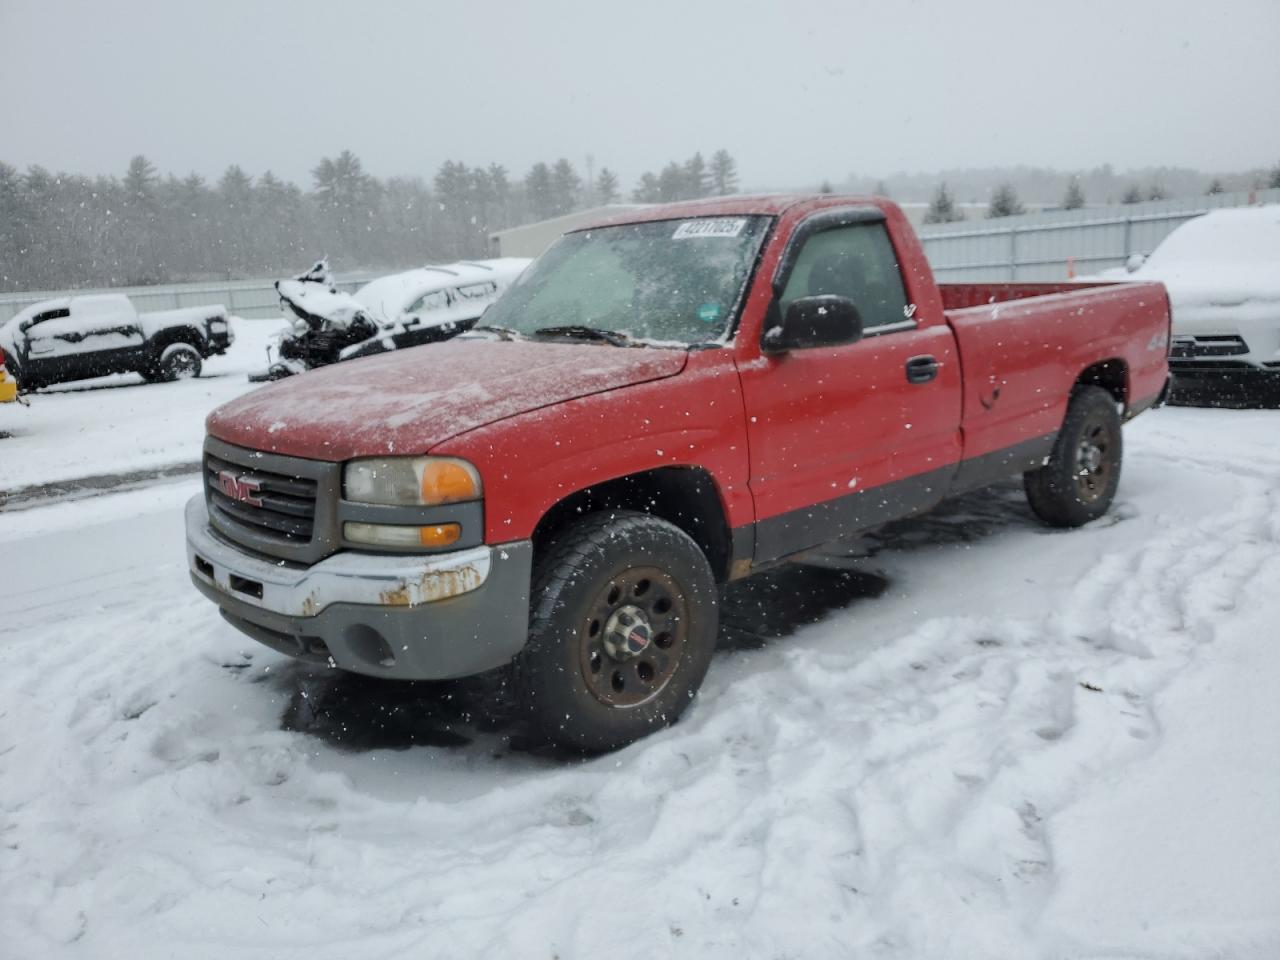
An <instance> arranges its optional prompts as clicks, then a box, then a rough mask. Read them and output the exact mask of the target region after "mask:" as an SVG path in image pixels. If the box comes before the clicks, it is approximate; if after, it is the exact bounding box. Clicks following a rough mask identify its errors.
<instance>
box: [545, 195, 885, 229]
mask: <svg viewBox="0 0 1280 960" xmlns="http://www.w3.org/2000/svg"><path fill="white" fill-rule="evenodd" d="M884 203H885V201H884V200H883V199H882V198H880V197H861V196H845V195H840V194H831V193H800V194H797V193H760V194H745V195H739V196H732V197H707V198H706V199H703V200H682V201H680V202H679V203H659V204H654V205H652V206H645V207H636V208H634V209H631V210H625V211H622V212H620V213H616V214H614V215H612V216H609V217H604V218H601V219H600V220H597V221H593V222H591V223H588V224H585V225H583V226H581V227H577V228H575V229H574V230H571V231H569V232H570V233H577V232H580V231H582V230H592V229H595V228H598V227H605V226H616V225H618V224H624V223H649V222H651V221H654V220H684V219H687V218H690V217H745V216H769V217H776V216H780V215H781V214H783V213H785V212H786V211H787V210H790V209H791V208H793V207H798V206H803V205H812V206H814V207H828V206H852V205H857V206H874V207H882V206H883V204H884Z"/></svg>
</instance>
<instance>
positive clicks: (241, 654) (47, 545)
mask: <svg viewBox="0 0 1280 960" xmlns="http://www.w3.org/2000/svg"><path fill="white" fill-rule="evenodd" d="M224 382H225V383H226V385H227V395H231V393H232V392H235V391H238V390H239V389H241V388H242V386H243V380H242V378H239V377H235V378H232V377H227V378H224V380H208V381H200V382H198V383H196V384H187V385H176V386H174V387H172V388H164V387H160V388H157V387H150V386H148V387H143V388H138V389H128V390H102V391H91V392H81V393H78V394H69V395H67V396H66V397H54V398H50V397H46V396H45V395H41V396H39V397H37V398H36V401H37V406H33V408H32V409H31V410H30V411H17V412H18V414H24V413H26V414H32V415H36V416H39V415H40V414H39V411H40V409H41V408H42V407H44V406H45V405H46V404H49V405H50V406H52V403H51V402H50V401H55V400H56V401H57V402H59V403H65V404H66V405H67V407H66V409H67V411H68V413H67V421H68V422H83V423H85V424H86V431H87V432H86V437H87V441H86V442H87V443H88V444H89V445H91V446H94V447H95V448H97V449H99V450H101V451H104V452H103V453H102V457H103V458H107V457H108V456H115V454H114V453H110V452H108V451H107V448H108V447H109V446H110V441H109V439H104V438H103V437H102V436H99V435H98V434H96V433H91V432H88V431H89V429H90V428H89V427H88V424H90V423H92V422H94V421H93V420H92V417H93V416H95V411H96V408H97V407H98V406H99V398H100V397H117V396H119V397H126V396H127V397H130V398H133V397H135V396H136V398H137V399H136V403H137V404H138V408H139V409H141V410H144V411H146V410H150V409H152V407H153V405H154V408H155V416H156V421H155V422H156V424H157V427H156V429H161V427H160V425H161V424H165V425H164V427H163V429H164V430H170V429H172V430H174V431H175V433H174V434H173V436H174V437H175V438H176V437H178V432H177V431H179V425H177V424H167V421H166V420H165V416H164V410H163V409H161V408H164V407H165V406H166V403H172V404H173V406H172V407H170V408H169V414H170V415H171V416H174V415H177V414H178V413H180V414H181V416H182V417H183V418H184V424H183V425H182V427H181V429H183V430H189V431H190V432H191V436H189V437H187V436H182V437H181V439H180V440H179V441H177V443H176V445H174V446H165V447H164V448H163V449H165V450H176V451H178V452H179V453H181V455H183V456H187V455H190V456H192V457H194V456H195V455H196V451H197V449H198V444H199V433H200V431H199V417H200V416H202V415H203V412H204V409H207V406H208V405H209V404H211V403H212V402H215V401H216V400H218V399H221V394H220V393H219V389H220V385H221V384H222V383H224ZM233 383H234V384H235V386H234V387H233ZM166 390H168V392H166ZM180 391H190V392H180ZM196 391H205V392H199V393H197V392H196ZM122 402H124V401H122ZM127 402H128V403H133V402H135V401H134V400H133V399H130V400H129V401H127ZM197 406H199V407H201V409H200V410H198V411H197V409H196V408H197ZM197 413H198V414H199V416H197ZM5 415H6V417H8V416H10V414H9V413H8V412H7V411H6V413H5ZM80 417H83V418H84V420H78V419H77V418H80ZM186 421H190V422H186ZM46 423H47V427H48V432H47V433H33V434H31V435H29V436H23V437H19V438H15V439H6V440H0V463H2V464H3V465H4V466H3V469H4V471H5V478H6V480H9V478H11V477H12V476H13V475H14V473H13V471H15V470H16V469H17V468H15V467H13V466H11V464H10V456H11V453H10V451H11V450H13V449H15V446H14V445H18V446H19V447H21V448H22V449H23V450H24V451H25V453H24V456H28V457H33V458H35V460H36V462H37V463H38V464H39V463H45V460H46V458H47V459H48V462H50V463H54V464H56V465H57V466H56V467H55V468H54V469H55V470H61V469H63V465H64V464H70V462H71V461H70V460H68V459H63V453H62V450H61V447H62V445H63V444H64V443H65V439H64V437H63V436H62V435H61V434H59V433H58V432H56V430H61V429H64V426H62V425H59V424H55V423H51V422H46ZM1277 425H1280V414H1276V413H1273V412H1266V411H1216V410H1215V411H1209V410H1194V409H1164V410H1159V411H1156V412H1154V413H1152V414H1149V415H1147V416H1144V417H1142V418H1140V419H1139V420H1137V421H1135V422H1134V423H1133V424H1132V425H1130V426H1129V427H1128V428H1127V442H1128V447H1127V458H1128V459H1127V463H1126V467H1125V474H1124V479H1123V481H1122V484H1121V489H1120V496H1119V501H1118V503H1117V504H1116V506H1115V508H1114V511H1113V513H1112V514H1111V515H1110V516H1109V517H1107V518H1105V519H1104V520H1102V521H1100V522H1098V523H1096V524H1094V525H1092V526H1091V527H1089V528H1086V529H1083V530H1079V531H1074V532H1067V533H1063V532H1052V531H1048V530H1046V529H1045V528H1043V527H1041V526H1039V525H1037V524H1036V523H1035V522H1034V520H1033V519H1032V517H1031V516H1030V514H1029V512H1028V510H1027V508H1026V507H1025V505H1024V504H1023V501H1022V499H1021V494H1020V491H1019V489H1018V488H1017V487H1016V485H1008V486H1006V487H1002V488H997V489H996V490H993V491H988V492H982V493H977V494H972V495H969V496H966V497H964V498H961V499H960V500H957V501H954V502H952V503H949V504H948V505H946V507H945V508H944V509H943V510H942V511H940V512H939V513H937V514H935V515H933V516H931V517H927V518H921V519H918V520H914V521H910V522H905V523H902V524H899V525H896V526H895V527H894V528H892V529H891V530H890V531H888V532H887V533H886V534H884V535H883V536H882V537H881V538H880V539H879V540H878V541H877V542H874V543H872V544H871V546H872V547H873V549H872V550H871V551H870V553H871V555H870V556H867V557H865V558H863V559H859V560H856V561H851V560H846V559H839V558H835V559H832V560H831V561H830V562H829V563H828V564H827V565H826V566H824V567H823V568H814V567H793V568H783V569H781V570H778V571H776V572H773V573H770V574H766V575H763V576H761V577H758V578H754V579H752V580H748V581H745V582H744V583H741V584H739V585H736V586H735V588H734V589H733V591H732V593H731V595H730V596H729V597H728V599H727V606H726V627H725V630H724V633H723V637H722V640H723V646H724V648H725V649H724V650H723V651H722V652H721V653H720V654H719V655H718V657H717V659H716V660H715V662H714V664H713V666H712V668H711V672H710V675H709V677H708V680H707V684H706V687H705V689H704V692H703V694H702V695H701V696H700V697H699V698H698V700H697V701H696V702H695V703H694V705H693V706H692V708H691V709H690V711H689V712H688V714H687V715H686V717H685V719H684V720H683V721H682V722H681V723H680V724H679V725H678V726H676V727H674V728H672V729H670V730H666V731H663V732H661V733H659V734H657V735H655V736H652V737H650V738H649V739H647V740H645V741H644V742H641V743H638V744H635V745H633V746H632V747H630V748H628V749H626V750H623V751H621V752H619V753H617V754H614V755H610V756H605V757H600V758H596V759H592V760H587V761H582V760H581V759H576V758H573V757H567V756H563V755H559V754H557V753H555V752H553V751H549V750H548V749H546V748H545V747H540V746H538V745H536V744H529V743H528V742H526V740H525V739H524V734H523V732H522V731H521V730H520V729H519V728H518V727H516V726H513V725H512V724H511V722H510V720H509V719H508V718H507V717H505V716H504V714H503V711H502V708H501V699H500V697H499V696H498V695H497V694H498V691H496V690H494V689H493V688H492V686H490V685H487V684H486V683H483V682H480V683H477V682H470V683H464V684H453V685H441V684H425V685H396V684H388V683H385V682H377V681H371V680H366V679H361V678H356V677H349V676H343V675H335V674H332V673H329V672H326V671H320V670H315V669H312V668H307V669H303V668H300V667H299V666H298V665H296V664H294V663H292V662H290V661H288V660H286V659H285V658H283V657H280V656H278V655H276V654H274V653H272V652H270V651H268V650H266V649H265V648H261V647H258V646H256V645H255V644H254V643H252V642H251V641H249V640H247V639H246V638H244V637H242V636H241V635H239V634H238V633H236V632H235V631H234V630H232V629H231V628H230V627H229V626H228V625H226V624H225V623H223V622H222V620H221V619H219V617H218V615H217V613H216V611H215V610H214V608H213V607H212V606H211V605H210V604H208V603H207V602H206V601H205V600H204V599H203V598H201V597H200V596H198V595H197V594H196V592H195V591H194V589H193V588H192V587H191V585H190V583H189V582H188V579H187V573H186V569H185V565H184V559H183V545H182V537H183V533H182V522H181V512H180V511H181V503H182V501H183V500H184V499H185V498H186V497H187V496H188V495H190V494H191V493H192V492H194V490H195V489H196V486H195V482H194V481H193V480H192V479H189V478H188V479H181V480H177V481H170V482H167V483H162V484H157V485H154V486H151V487H149V488H147V489H145V490H137V491H132V492H127V493H120V494H115V495H110V496H103V497H97V498H94V499H88V500H79V501H74V502H62V503H58V504H55V505H51V506H44V507H34V508H31V509H26V510H21V511H16V512H5V513H0V569H3V571H4V573H3V574H0V583H3V591H2V594H3V599H2V600H0V649H2V650H3V652H4V663H5V667H4V669H3V670H2V671H0V957H4V958H6V960H9V958H14V960H26V958H56V957H64V956H65V957H72V956H77V957H95V958H96V957H108V956H122V957H123V956H127V957H130V958H134V960H148V958H153V957H154V958H160V957H183V958H201V957H210V958H214V957H216V958H219V960H221V958H226V957H261V958H271V960H275V958H280V957H288V956H295V955H296V956H306V957H309V958H330V957H332V958H342V960H350V958H357V957H392V956H395V957H401V956H412V957H458V958H471V957H502V958H506V957H546V958H551V957H562V958H570V957H601V956H611V957H645V958H649V957H654V956H688V957H726V958H737V957H743V956H748V957H769V958H774V957H778V958H780V957H797V958H799V957H813V958H831V957H847V956H868V957H892V958H898V957H901V958H917V957H964V958H979V957H1000V958H1012V957H1017V958H1024V957H1044V958H1058V957H1098V958H1102V957H1105V958H1121V957H1125V958H1138V957H1142V958H1151V957H1177V958H1184V957H1185V958H1203V957H1209V956H1221V957H1232V958H1274V957H1276V956H1278V955H1280V698H1278V697H1277V696H1276V693H1275V691H1276V690H1277V689H1280V643H1277V628H1276V624H1277V623H1280V592H1278V591H1277V590H1276V589H1275V585H1276V584H1277V583H1280V452H1277V447H1276V443H1275V436H1276V428H1277ZM24 444H25V446H23V445H24ZM135 456H136V455H135ZM117 460H118V462H125V463H128V464H129V466H130V467H131V468H132V467H133V466H134V465H135V463H136V460H135V459H134V457H133V456H126V455H125V453H123V452H120V454H119V456H118V458H117ZM112 462H113V463H114V462H117V461H112ZM46 466H47V464H46ZM103 466H104V464H102V463H95V464H94V465H93V467H92V472H95V473H96V472H102V469H103ZM45 472H46V473H47V472H48V471H47V470H46V471H45ZM28 475H29V476H31V477H33V478H34V479H35V481H41V480H44V479H47V477H46V476H45V475H44V474H42V473H41V470H40V469H39V468H38V467H32V468H31V469H30V471H29V473H28ZM3 482H4V481H0V485H2V484H3Z"/></svg>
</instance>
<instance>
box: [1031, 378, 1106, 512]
mask: <svg viewBox="0 0 1280 960" xmlns="http://www.w3.org/2000/svg"><path fill="white" fill-rule="evenodd" d="M1122 454H1123V446H1122V443H1121V437H1120V414H1119V412H1118V410H1117V409H1116V401H1115V399H1114V398H1113V397H1112V396H1111V394H1109V393H1108V392H1107V391H1106V390H1103V389H1102V388H1101V387H1080V388H1079V389H1077V390H1076V391H1075V392H1074V393H1073V394H1072V395H1071V402H1070V403H1069V404H1068V405H1067V416H1066V418H1065V419H1064V420H1063V423H1062V429H1061V430H1060V431H1059V432H1058V439H1057V441H1055V443H1054V445H1053V452H1052V453H1051V454H1050V455H1049V461H1048V463H1046V464H1045V465H1044V466H1043V467H1041V468H1040V469H1038V470H1031V471H1029V472H1027V473H1025V474H1023V486H1024V487H1025V488H1026V491H1027V502H1028V503H1030V504H1031V509H1032V510H1033V511H1034V512H1035V514H1036V516H1038V517H1039V518H1040V519H1041V520H1043V521H1044V522H1045V523H1047V524H1049V525H1050V526H1054V527H1079V526H1082V525H1084V524H1086V523H1088V522H1089V521H1091V520H1097V519H1098V518H1099V517H1101V516H1102V515H1103V514H1104V513H1106V512H1107V510H1108V509H1109V508H1110V507H1111V501H1112V500H1114V499H1115V495H1116V487H1117V486H1119V484H1120V461H1121V458H1122Z"/></svg>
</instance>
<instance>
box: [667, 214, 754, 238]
mask: <svg viewBox="0 0 1280 960" xmlns="http://www.w3.org/2000/svg"><path fill="white" fill-rule="evenodd" d="M746 225H747V221H746V220H744V219H741V218H738V219H730V218H727V217H716V218H715V219H713V220H685V221H684V222H683V223H681V224H680V226H678V227H676V232H675V233H673V234H672V235H671V239H672V240H692V239H694V238H696V237H736V236H737V235H738V234H740V233H742V228H743V227H745V226H746Z"/></svg>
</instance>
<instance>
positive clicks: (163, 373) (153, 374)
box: [142, 342, 203, 383]
mask: <svg viewBox="0 0 1280 960" xmlns="http://www.w3.org/2000/svg"><path fill="white" fill-rule="evenodd" d="M202 366H203V361H202V359H201V357H200V351H199V350H197V349H196V348H195V347H194V346H192V345H191V344H189V343H185V342H180V343H171V344H169V345H168V346H167V347H165V348H164V349H163V350H162V351H161V352H160V356H158V357H157V358H156V360H155V362H154V363H153V364H152V365H151V366H150V367H149V368H148V369H146V370H144V371H142V375H143V376H144V377H146V379H148V380H150V381H151V382H152V383H160V382H170V381H173V380H190V379H191V378H193V377H198V376H200V370H201V367H202Z"/></svg>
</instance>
